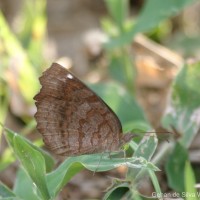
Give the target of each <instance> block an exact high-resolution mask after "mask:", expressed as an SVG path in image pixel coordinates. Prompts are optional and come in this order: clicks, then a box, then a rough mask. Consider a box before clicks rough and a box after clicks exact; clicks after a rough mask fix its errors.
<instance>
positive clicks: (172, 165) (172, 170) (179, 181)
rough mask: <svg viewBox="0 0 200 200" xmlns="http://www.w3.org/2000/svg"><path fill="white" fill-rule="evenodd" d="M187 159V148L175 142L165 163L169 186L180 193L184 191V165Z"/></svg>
mask: <svg viewBox="0 0 200 200" xmlns="http://www.w3.org/2000/svg"><path fill="white" fill-rule="evenodd" d="M187 160H188V153H187V150H186V149H185V148H184V147H183V146H182V145H181V144H180V143H179V142H177V143H176V145H175V147H174V149H173V151H172V153H171V155H170V156H169V158H168V161H167V163H166V174H167V179H168V183H169V186H170V187H171V188H172V189H174V190H175V191H178V192H180V193H182V192H183V191H184V188H185V187H184V182H185V181H184V167H183V166H185V163H186V161H187Z"/></svg>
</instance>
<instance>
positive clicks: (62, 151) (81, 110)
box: [34, 63, 133, 156]
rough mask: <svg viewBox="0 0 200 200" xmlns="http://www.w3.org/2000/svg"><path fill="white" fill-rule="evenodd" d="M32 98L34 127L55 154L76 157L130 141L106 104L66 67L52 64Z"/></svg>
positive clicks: (129, 135)
mask: <svg viewBox="0 0 200 200" xmlns="http://www.w3.org/2000/svg"><path fill="white" fill-rule="evenodd" d="M39 80H40V83H41V85H42V88H41V90H40V92H39V93H38V94H37V95H36V96H35V97H34V100H36V107H37V112H36V114H35V118H36V121H37V129H38V131H39V132H40V133H41V134H42V136H43V140H44V143H45V144H46V145H47V147H48V148H49V149H50V150H51V151H53V152H54V153H55V154H58V155H65V156H77V155H82V154H93V153H101V152H106V151H109V152H110V151H116V150H119V148H120V146H121V145H123V144H124V143H126V142H128V141H130V140H131V138H132V137H133V136H132V135H131V134H125V135H123V134H122V126H121V123H120V121H119V119H118V117H117V116H116V115H115V113H114V112H113V111H112V110H111V108H109V106H108V105H107V104H106V103H105V102H103V100H102V99H101V98H100V97H98V96H97V95H96V94H95V93H94V92H93V91H92V90H91V89H89V88H88V87H87V86H86V85H85V84H84V83H82V82H81V81H80V80H79V79H78V78H76V77H75V76H74V75H73V74H72V73H70V72H69V71H68V70H67V69H65V68H64V67H62V66H61V65H59V64H57V63H53V64H52V66H51V67H50V68H48V69H47V70H46V71H45V72H44V73H43V75H42V76H41V77H40V78H39Z"/></svg>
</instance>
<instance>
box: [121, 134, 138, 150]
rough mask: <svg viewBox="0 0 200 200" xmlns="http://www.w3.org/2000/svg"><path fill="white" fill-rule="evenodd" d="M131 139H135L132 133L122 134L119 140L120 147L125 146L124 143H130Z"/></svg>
mask: <svg viewBox="0 0 200 200" xmlns="http://www.w3.org/2000/svg"><path fill="white" fill-rule="evenodd" d="M133 137H135V134H134V133H126V134H123V135H122V138H121V139H120V147H121V146H123V145H125V144H126V143H128V142H130V141H131V140H132V138H133Z"/></svg>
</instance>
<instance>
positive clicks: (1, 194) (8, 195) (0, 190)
mask: <svg viewBox="0 0 200 200" xmlns="http://www.w3.org/2000/svg"><path fill="white" fill-rule="evenodd" d="M14 198H16V200H20V198H18V197H17V196H16V195H15V194H14V193H13V192H12V191H11V190H10V189H9V188H8V187H7V186H6V185H4V184H3V183H2V182H1V181H0V199H2V200H3V199H14Z"/></svg>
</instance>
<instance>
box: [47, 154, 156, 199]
mask: <svg viewBox="0 0 200 200" xmlns="http://www.w3.org/2000/svg"><path fill="white" fill-rule="evenodd" d="M113 155H115V153H113V154H110V156H113ZM122 165H125V166H128V167H131V168H142V167H145V168H147V169H152V166H150V165H149V163H148V162H147V161H146V160H145V159H143V158H136V157H132V158H114V157H113V158H110V157H109V155H108V153H102V154H92V155H83V156H76V157H71V158H68V159H66V160H65V161H64V162H63V163H62V164H61V165H60V166H59V167H58V168H57V169H56V170H55V171H53V172H51V173H49V174H48V175H47V184H48V188H49V191H51V196H53V197H56V195H57V194H58V192H59V191H60V190H61V189H62V188H63V187H64V185H65V184H66V183H67V182H68V181H69V180H70V179H71V178H72V177H73V176H74V175H75V174H76V173H78V172H79V171H80V170H82V169H84V168H86V169H89V170H91V171H94V172H97V171H108V170H111V169H114V168H116V167H119V166H122ZM153 170H156V168H153Z"/></svg>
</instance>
